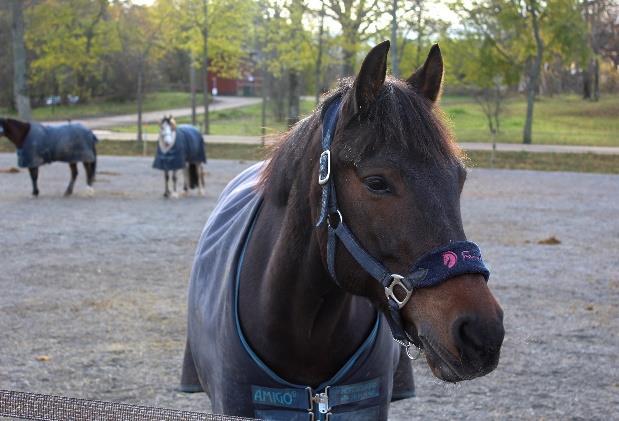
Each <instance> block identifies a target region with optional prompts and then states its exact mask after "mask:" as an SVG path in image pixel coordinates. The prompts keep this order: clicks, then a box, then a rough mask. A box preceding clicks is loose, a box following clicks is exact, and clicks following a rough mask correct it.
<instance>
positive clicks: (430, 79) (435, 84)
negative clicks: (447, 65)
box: [406, 44, 443, 102]
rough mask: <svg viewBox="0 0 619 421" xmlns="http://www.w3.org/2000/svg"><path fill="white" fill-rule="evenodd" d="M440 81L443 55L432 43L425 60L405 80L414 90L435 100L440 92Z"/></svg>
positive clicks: (436, 45)
mask: <svg viewBox="0 0 619 421" xmlns="http://www.w3.org/2000/svg"><path fill="white" fill-rule="evenodd" d="M442 81H443V56H442V55H441V49H440V48H439V46H438V44H434V45H433V46H432V48H431V49H430V53H428V58H427V59H426V62H425V63H424V64H423V66H421V67H420V68H419V69H417V71H416V72H415V73H413V75H412V76H411V77H409V78H408V79H407V80H406V82H408V84H409V85H410V86H411V88H413V90H414V91H415V92H417V93H419V94H421V95H423V96H424V97H426V98H428V99H429V100H430V101H432V102H435V101H436V100H437V99H438V97H439V95H440V93H441V84H442Z"/></svg>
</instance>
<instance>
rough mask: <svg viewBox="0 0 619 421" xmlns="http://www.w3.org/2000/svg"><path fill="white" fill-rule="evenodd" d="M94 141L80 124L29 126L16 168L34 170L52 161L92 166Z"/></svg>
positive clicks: (93, 136) (94, 137) (95, 155)
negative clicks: (89, 163)
mask: <svg viewBox="0 0 619 421" xmlns="http://www.w3.org/2000/svg"><path fill="white" fill-rule="evenodd" d="M96 143H97V137H96V136H95V135H94V133H93V132H92V131H91V130H89V129H87V128H86V127H84V126H82V125H81V124H63V125H61V126H44V125H42V124H39V123H30V130H29V131H28V135H26V139H25V140H24V143H23V145H22V147H21V148H19V149H17V165H19V166H20V167H22V168H34V167H39V166H41V165H43V164H49V163H50V162H53V161H61V162H69V163H75V162H95V161H96V160H97V152H96V150H95V144H96Z"/></svg>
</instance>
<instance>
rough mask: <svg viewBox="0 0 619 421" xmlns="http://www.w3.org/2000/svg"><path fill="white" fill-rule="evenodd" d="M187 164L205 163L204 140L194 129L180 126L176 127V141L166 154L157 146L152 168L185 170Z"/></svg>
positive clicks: (184, 125)
mask: <svg viewBox="0 0 619 421" xmlns="http://www.w3.org/2000/svg"><path fill="white" fill-rule="evenodd" d="M187 162H189V163H192V164H196V163H199V162H206V152H205V148H204V138H202V133H200V131H199V130H198V129H196V128H195V127H193V126H190V125H188V124H181V125H179V126H177V127H176V140H175V141H174V145H173V146H172V147H171V148H170V149H169V150H168V151H167V152H163V151H162V150H161V147H160V146H159V145H157V154H156V155H155V162H153V168H156V169H158V170H164V171H176V170H180V169H183V168H185V164H186V163H187Z"/></svg>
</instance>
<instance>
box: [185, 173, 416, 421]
mask: <svg viewBox="0 0 619 421" xmlns="http://www.w3.org/2000/svg"><path fill="white" fill-rule="evenodd" d="M261 168H262V163H258V164H256V165H254V166H252V167H250V168H249V169H247V170H245V171H244V172H243V173H241V174H240V175H239V176H237V177H236V178H235V179H234V180H233V181H231V182H230V184H228V185H227V186H226V188H225V189H224V191H223V193H222V194H221V196H220V198H219V201H218V203H217V205H216V207H215V209H214V210H213V212H212V213H211V215H210V217H209V219H208V221H207V222H206V225H205V227H204V230H203V231H202V235H201V238H200V241H199V244H198V249H197V251H196V255H195V259H194V263H193V268H192V272H191V278H190V285H189V302H188V305H189V310H188V314H189V317H188V345H189V348H190V350H191V354H192V360H193V363H194V365H195V367H196V369H197V372H198V373H199V375H200V376H201V377H200V380H201V383H202V386H203V388H204V390H207V391H208V393H209V396H210V398H211V403H212V406H213V411H214V412H215V413H223V414H238V415H243V416H253V417H256V418H261V419H268V420H308V421H309V420H326V419H327V414H330V415H328V417H329V418H328V419H330V420H332V421H341V420H351V421H352V420H356V421H358V420H372V421H374V420H385V419H387V415H388V410H389V403H390V401H392V400H396V399H403V398H406V397H410V396H413V395H414V386H413V385H412V372H411V366H410V363H409V362H408V360H406V361H405V364H406V365H404V364H401V366H400V365H399V362H400V359H399V358H400V347H399V346H398V345H397V344H396V343H395V342H394V341H393V339H392V336H391V331H390V329H389V326H388V324H387V323H386V321H385V320H384V317H383V316H382V315H379V314H377V316H376V322H375V324H374V327H373V329H372V331H371V333H370V334H369V335H368V337H367V338H366V340H365V341H364V343H363V344H362V345H361V347H360V348H359V349H358V350H357V351H356V352H355V353H354V354H353V355H352V356H351V357H350V359H349V360H348V362H347V363H346V364H344V365H343V366H342V368H341V369H340V370H339V371H338V372H337V373H336V374H335V375H334V376H333V377H332V378H331V379H329V380H327V381H325V382H324V383H323V384H321V385H319V386H318V387H315V388H312V387H310V386H309V385H305V384H294V383H291V382H289V381H287V380H285V379H283V378H281V377H280V376H279V375H278V374H277V373H275V372H274V371H273V370H271V369H270V368H269V367H268V366H267V365H266V364H265V363H264V362H263V361H262V360H261V359H260V357H259V356H258V355H257V354H256V353H255V352H254V351H253V350H252V349H251V347H250V345H249V343H248V342H247V340H246V339H245V336H244V334H243V330H242V328H241V325H240V321H239V309H238V305H239V303H238V290H239V282H240V276H239V275H240V273H239V272H240V268H241V267H242V261H243V258H244V255H245V249H246V247H247V244H248V242H249V239H250V237H251V235H252V229H253V226H254V222H255V220H256V216H257V214H258V213H259V211H260V206H261V203H262V194H261V193H260V191H259V190H258V189H257V187H256V184H257V182H258V179H259V177H260V172H261ZM396 368H398V371H400V368H402V370H404V372H405V374H408V376H409V377H408V379H409V380H410V382H408V383H407V384H406V385H405V386H404V387H402V386H396V387H395V388H394V374H397V373H396ZM406 370H408V372H407V373H406ZM397 376H399V374H397V375H396V377H397ZM405 377H406V376H405ZM395 383H398V380H396V381H395ZM394 389H395V390H394ZM320 394H324V395H322V402H323V403H322V404H320V405H319V404H318V403H316V402H314V401H313V400H312V399H311V398H315V397H316V396H320Z"/></svg>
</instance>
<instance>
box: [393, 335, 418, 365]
mask: <svg viewBox="0 0 619 421" xmlns="http://www.w3.org/2000/svg"><path fill="white" fill-rule="evenodd" d="M393 340H394V341H396V342H397V343H399V344H400V345H402V346H403V347H404V350H405V351H406V356H407V357H408V359H410V360H413V361H414V360H416V359H417V358H419V357H420V356H421V353H422V352H423V351H422V350H421V348H417V346H415V350H416V352H415V353H414V354H413V353H412V352H411V348H412V347H413V346H412V345H413V344H412V343H410V342H408V341H407V342H404V341H400V340H398V339H395V338H394V339H393Z"/></svg>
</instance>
